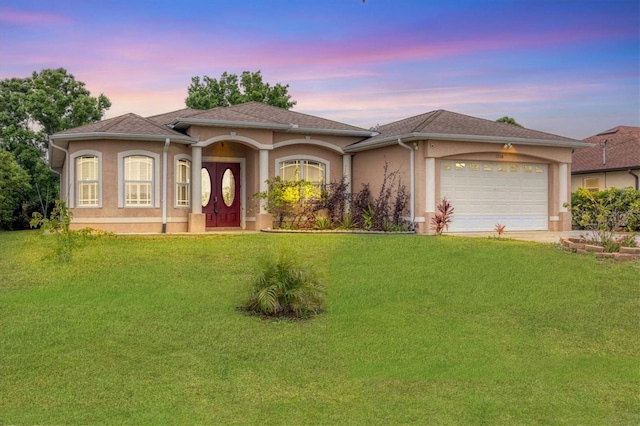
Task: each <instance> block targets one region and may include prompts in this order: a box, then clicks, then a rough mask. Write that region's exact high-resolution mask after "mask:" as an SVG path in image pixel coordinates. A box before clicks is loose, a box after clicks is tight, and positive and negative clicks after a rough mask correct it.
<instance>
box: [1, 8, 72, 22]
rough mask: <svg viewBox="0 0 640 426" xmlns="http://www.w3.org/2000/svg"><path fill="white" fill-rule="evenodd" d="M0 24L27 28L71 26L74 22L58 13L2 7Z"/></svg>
mask: <svg viewBox="0 0 640 426" xmlns="http://www.w3.org/2000/svg"><path fill="white" fill-rule="evenodd" d="M0 22H4V23H7V24H14V25H25V26H43V25H44V26H54V25H60V24H70V23H72V20H71V19H70V18H69V17H68V16H66V15H61V14H57V13H47V12H34V11H26V10H17V9H9V8H3V7H0Z"/></svg>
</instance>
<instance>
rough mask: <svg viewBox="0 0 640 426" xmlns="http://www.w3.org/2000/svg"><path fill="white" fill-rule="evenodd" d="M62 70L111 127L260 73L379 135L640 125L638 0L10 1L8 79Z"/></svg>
mask: <svg viewBox="0 0 640 426" xmlns="http://www.w3.org/2000/svg"><path fill="white" fill-rule="evenodd" d="M58 67H63V68H66V69H67V70H68V71H69V72H70V73H71V74H73V75H74V76H75V77H76V79H77V80H80V81H83V82H84V83H86V86H87V88H88V89H89V90H90V91H91V93H92V95H94V96H97V95H98V94H100V93H103V94H105V95H106V96H107V97H108V98H109V99H110V100H111V101H112V103H113V105H112V107H111V109H110V110H109V111H108V112H107V117H114V116H117V115H121V114H124V113H128V112H134V113H137V114H140V115H143V116H149V115H153V114H158V113H163V112H168V111H172V110H176V109H180V108H183V107H184V99H185V97H186V96H187V87H188V86H189V84H190V82H191V77H193V76H203V75H208V76H210V77H214V78H218V77H219V76H220V75H221V74H222V73H223V72H224V71H227V72H230V73H238V74H239V73H241V72H242V71H245V70H247V71H257V70H261V71H262V74H263V77H264V79H265V80H266V81H268V82H270V83H272V84H275V83H283V84H289V93H290V94H291V95H292V97H293V99H295V100H296V101H297V102H298V103H297V105H296V106H295V107H294V111H298V112H304V113H308V114H314V115H319V116H321V117H325V118H329V119H333V120H337V121H342V122H345V123H349V124H353V125H357V126H361V127H365V128H369V127H371V126H374V125H375V124H385V123H388V122H391V121H394V120H398V119H401V118H406V117H410V116H413V115H417V114H421V113H424V112H428V111H432V110H435V109H446V110H449V111H454V112H459V113H463V114H469V115H473V116H477V117H482V118H487V119H491V120H495V119H497V118H500V117H502V116H505V115H507V116H511V117H514V118H515V119H516V121H518V122H519V123H520V124H522V125H524V126H525V127H529V128H532V129H536V130H541V131H545V132H549V133H554V134H559V135H562V136H567V137H572V138H577V139H582V138H586V137H588V136H591V135H593V134H596V133H599V132H601V131H604V130H607V129H609V128H611V127H614V126H617V125H629V126H640V0H550V1H549V0H447V1H444V0H441V1H432V0H367V1H366V2H364V3H363V1H362V0H295V1H294V0H260V1H258V0H255V1H248V0H209V1H193V0H182V1H163V0H153V1H137V0H128V1H121V0H109V1H105V0H98V1H93V0H85V1H80V0H78V1H50V0H43V1H33V0H19V1H13V0H0V79H5V78H11V77H27V76H29V75H31V73H32V72H33V71H40V70H42V69H45V68H58Z"/></svg>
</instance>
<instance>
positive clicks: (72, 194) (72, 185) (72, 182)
mask: <svg viewBox="0 0 640 426" xmlns="http://www.w3.org/2000/svg"><path fill="white" fill-rule="evenodd" d="M85 156H93V157H98V205H97V206H78V207H77V208H80V209H100V208H102V152H100V151H95V150H93V149H82V150H80V151H76V152H74V153H73V154H71V156H70V158H71V161H70V164H69V165H70V167H71V169H70V173H69V174H70V176H69V208H71V209H72V208H76V204H77V199H76V194H77V192H78V191H77V189H78V182H76V158H78V157H85Z"/></svg>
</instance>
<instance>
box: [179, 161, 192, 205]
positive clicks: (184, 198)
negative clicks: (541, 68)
mask: <svg viewBox="0 0 640 426" xmlns="http://www.w3.org/2000/svg"><path fill="white" fill-rule="evenodd" d="M190 181H191V161H189V160H185V159H178V161H176V206H177V207H189V193H190Z"/></svg>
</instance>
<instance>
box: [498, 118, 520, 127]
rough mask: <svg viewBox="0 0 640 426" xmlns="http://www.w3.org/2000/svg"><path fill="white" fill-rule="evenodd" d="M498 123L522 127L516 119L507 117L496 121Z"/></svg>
mask: <svg viewBox="0 0 640 426" xmlns="http://www.w3.org/2000/svg"><path fill="white" fill-rule="evenodd" d="M496 121H497V122H498V123H506V124H511V125H513V126H517V127H522V126H521V125H520V124H519V123H518V122H517V121H516V120H515V119H514V118H511V117H507V116H506V115H505V116H504V117H502V118H498V119H497V120H496Z"/></svg>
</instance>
